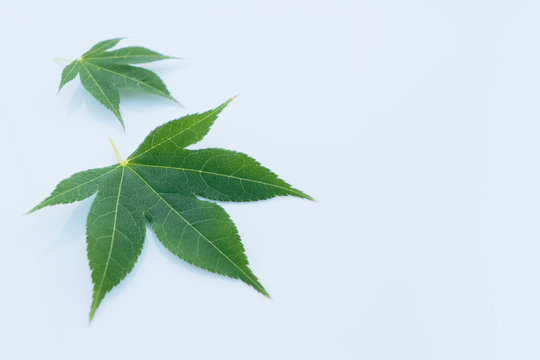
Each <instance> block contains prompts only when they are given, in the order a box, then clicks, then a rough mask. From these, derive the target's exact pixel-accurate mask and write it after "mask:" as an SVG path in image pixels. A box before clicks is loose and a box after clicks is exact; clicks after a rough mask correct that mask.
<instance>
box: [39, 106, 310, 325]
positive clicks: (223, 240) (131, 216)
mask: <svg viewBox="0 0 540 360" xmlns="http://www.w3.org/2000/svg"><path fill="white" fill-rule="evenodd" d="M231 100H232V99H229V100H228V101H227V102H225V103H224V104H222V105H220V106H219V107H217V108H215V109H214V110H210V111H207V112H204V113H201V114H191V115H187V116H184V117H182V118H179V119H176V120H172V121H170V122H168V123H166V124H164V125H162V126H159V127H157V128H156V129H154V130H153V131H152V132H151V133H150V134H149V135H148V136H147V137H146V139H145V140H144V141H143V142H142V143H141V145H140V146H139V147H138V148H137V150H135V152H134V153H133V154H131V156H129V157H128V158H127V160H125V161H123V160H122V159H121V158H120V156H119V155H118V151H117V150H116V147H114V144H113V147H114V149H115V152H116V154H117V157H118V162H119V163H118V164H116V165H112V166H108V167H104V168H99V169H92V170H87V171H82V172H79V173H77V174H74V175H72V176H71V177H69V178H68V179H66V180H63V181H62V182H60V183H59V184H58V186H57V187H56V189H55V190H54V191H53V192H52V194H51V195H50V196H49V197H47V198H46V199H45V200H44V201H43V202H41V203H40V204H39V205H37V206H36V207H34V208H33V209H32V210H30V211H29V212H33V211H35V210H38V209H41V208H43V207H45V206H49V205H55V204H65V203H70V202H73V201H78V200H83V199H85V198H87V197H89V196H91V195H93V194H94V193H96V192H97V196H96V198H95V199H94V201H93V203H92V206H91V208H90V211H89V213H88V218H87V223H86V241H87V253H88V260H89V263H90V268H91V270H92V281H93V284H94V292H93V301H92V305H91V308H90V320H91V319H92V317H93V316H94V313H95V311H96V309H97V308H98V306H99V304H100V303H101V301H102V300H103V298H104V296H105V294H106V293H107V292H109V291H110V290H111V289H112V288H113V287H114V286H116V285H117V284H118V283H119V282H120V281H121V280H122V279H123V278H124V277H125V276H126V275H127V274H128V273H129V272H130V271H131V269H132V268H133V266H134V264H135V262H136V261H137V257H138V256H139V254H140V252H141V249H142V246H143V243H144V238H145V232H146V227H145V225H146V222H148V223H149V224H150V226H151V227H152V229H153V230H154V232H155V233H156V235H157V237H158V239H159V240H160V241H161V242H162V243H163V245H165V247H166V248H167V249H169V250H170V251H171V252H172V253H173V254H175V255H177V256H178V257H179V258H181V259H183V260H185V261H187V262H188V263H190V264H193V265H196V266H198V267H200V268H203V269H206V270H209V271H211V272H215V273H218V274H222V275H226V276H229V277H231V278H235V279H240V280H242V281H243V282H245V283H246V284H248V285H250V286H252V287H253V288H254V289H255V290H257V291H259V292H260V293H262V294H264V295H266V296H269V295H268V293H267V292H266V290H265V289H264V287H263V286H262V285H261V283H260V282H259V281H258V280H257V278H256V277H255V275H254V274H253V273H252V271H251V270H250V269H249V267H248V261H247V257H246V255H245V254H244V247H243V246H242V243H241V241H240V237H239V235H238V232H237V230H236V227H235V225H234V223H233V222H232V220H231V219H230V218H229V216H228V215H227V213H226V212H225V210H224V209H223V208H222V207H220V206H219V205H217V204H215V203H213V202H209V201H205V200H201V199H199V198H198V197H203V198H207V199H210V200H217V201H255V200H263V199H268V198H272V197H275V196H284V195H292V196H296V197H300V198H305V199H310V200H313V199H312V198H311V197H310V196H308V195H306V194H304V193H303V192H302V191H300V190H297V189H294V188H292V187H291V186H290V185H289V184H287V183H286V182H285V181H283V180H281V179H280V178H278V176H277V175H276V174H274V173H273V172H271V171H270V170H268V169H267V168H265V167H263V166H261V165H260V164H259V163H258V162H257V161H256V160H254V159H253V158H251V157H249V156H248V155H245V154H242V153H239V152H235V151H230V150H225V149H216V148H211V149H201V150H188V149H185V147H186V146H188V145H191V144H194V143H196V142H198V141H200V140H201V139H202V138H203V137H204V136H205V135H206V134H207V133H208V131H209V129H210V127H211V125H212V124H213V123H214V121H215V119H216V118H217V116H218V114H219V113H220V112H221V111H222V110H223V108H224V107H225V106H227V104H228V103H229V102H230V101H231ZM111 143H112V141H111Z"/></svg>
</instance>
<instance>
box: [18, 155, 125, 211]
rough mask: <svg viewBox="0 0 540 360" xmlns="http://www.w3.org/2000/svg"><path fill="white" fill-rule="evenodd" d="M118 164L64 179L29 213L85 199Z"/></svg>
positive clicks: (82, 172)
mask: <svg viewBox="0 0 540 360" xmlns="http://www.w3.org/2000/svg"><path fill="white" fill-rule="evenodd" d="M117 168H118V166H115V165H113V166H107V167H104V168H98V169H91V170H85V171H81V172H78V173H76V174H73V175H71V176H70V177H69V178H67V179H64V180H62V181H61V182H60V183H59V184H58V185H57V186H56V188H55V189H54V190H53V192H52V193H51V195H49V196H48V197H47V198H45V200H43V201H42V202H41V203H39V204H38V205H36V206H35V207H34V208H32V209H31V210H30V211H28V212H27V214H30V213H33V212H34V211H36V210H39V209H42V208H44V207H45V206H52V205H58V204H68V203H71V202H74V201H80V200H84V199H86V198H87V197H90V196H92V195H93V194H95V193H96V191H98V187H99V185H100V183H99V181H100V180H104V179H103V177H105V176H107V175H109V174H110V173H111V172H113V171H114V170H116V169H117Z"/></svg>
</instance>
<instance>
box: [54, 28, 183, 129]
mask: <svg viewBox="0 0 540 360" xmlns="http://www.w3.org/2000/svg"><path fill="white" fill-rule="evenodd" d="M120 40H122V38H116V39H110V40H105V41H101V42H99V43H97V44H96V45H94V46H93V47H92V48H91V49H90V50H88V51H87V52H85V53H84V54H83V55H82V56H81V57H79V58H78V59H76V60H74V61H72V62H71V63H70V64H69V65H67V66H66V67H65V68H64V70H63V71H62V79H61V80H60V86H59V88H58V91H60V90H61V89H62V87H63V86H64V85H65V84H66V83H68V82H70V81H71V80H73V79H74V78H75V76H77V74H79V77H80V78H81V83H82V84H83V86H84V88H85V89H86V90H87V91H88V92H89V93H90V94H91V95H92V96H93V97H94V98H96V100H98V101H99V102H100V103H101V104H103V106H105V107H106V108H107V109H109V110H111V111H112V112H113V113H114V115H115V116H116V117H117V118H118V120H119V121H120V123H121V124H122V127H123V126H124V121H123V120H122V115H121V114H120V108H119V106H120V92H119V90H120V89H129V90H135V91H141V92H144V93H148V94H153V95H158V96H163V97H165V98H167V99H170V100H172V101H174V102H176V103H177V102H178V101H176V99H175V98H173V97H172V96H171V95H170V94H169V90H167V87H166V86H165V84H164V83H163V81H162V80H161V79H160V78H159V76H157V75H156V74H155V73H154V72H152V71H150V70H148V69H143V68H141V67H136V66H131V65H130V64H143V63H149V62H153V61H159V60H165V59H174V58H173V57H170V56H165V55H162V54H159V53H157V52H155V51H152V50H149V49H146V48H143V47H140V46H130V47H125V48H121V49H116V50H112V51H107V50H109V49H110V48H112V47H114V46H115V45H116V44H118V42H119V41H120Z"/></svg>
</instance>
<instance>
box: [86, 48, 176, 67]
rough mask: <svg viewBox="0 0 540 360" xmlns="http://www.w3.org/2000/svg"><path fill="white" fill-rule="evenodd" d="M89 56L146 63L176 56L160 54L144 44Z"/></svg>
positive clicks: (97, 58) (114, 61)
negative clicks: (143, 45)
mask: <svg viewBox="0 0 540 360" xmlns="http://www.w3.org/2000/svg"><path fill="white" fill-rule="evenodd" d="M87 58H88V59H91V60H93V61H96V60H100V61H110V62H113V63H114V64H144V63H149V62H154V61H160V60H167V59H175V58H174V57H171V56H167V55H163V54H160V53H158V52H156V51H153V50H150V49H147V48H144V47H142V46H128V47H125V48H121V49H117V50H113V51H108V52H106V53H103V54H101V53H99V54H91V55H90V56H87Z"/></svg>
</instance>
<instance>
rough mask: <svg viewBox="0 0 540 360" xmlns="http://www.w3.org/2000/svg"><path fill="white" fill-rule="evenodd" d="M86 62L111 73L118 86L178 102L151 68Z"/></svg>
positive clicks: (112, 79)
mask: <svg viewBox="0 0 540 360" xmlns="http://www.w3.org/2000/svg"><path fill="white" fill-rule="evenodd" d="M85 64H86V65H87V66H90V67H95V68H96V70H97V71H101V72H106V73H109V74H110V75H111V80H110V81H111V82H112V83H114V84H115V85H116V86H117V87H118V88H127V89H132V90H140V91H142V92H146V93H149V94H152V95H158V96H162V97H164V98H167V99H169V100H172V101H174V102H177V101H176V99H175V98H173V97H172V96H171V94H170V93H169V90H168V89H167V87H166V86H165V84H164V83H163V81H161V79H160V78H159V76H157V75H156V74H155V73H153V72H152V71H150V70H147V69H143V68H138V67H135V66H130V65H116V64H108V63H99V62H98V63H96V62H90V61H87V62H85Z"/></svg>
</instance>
